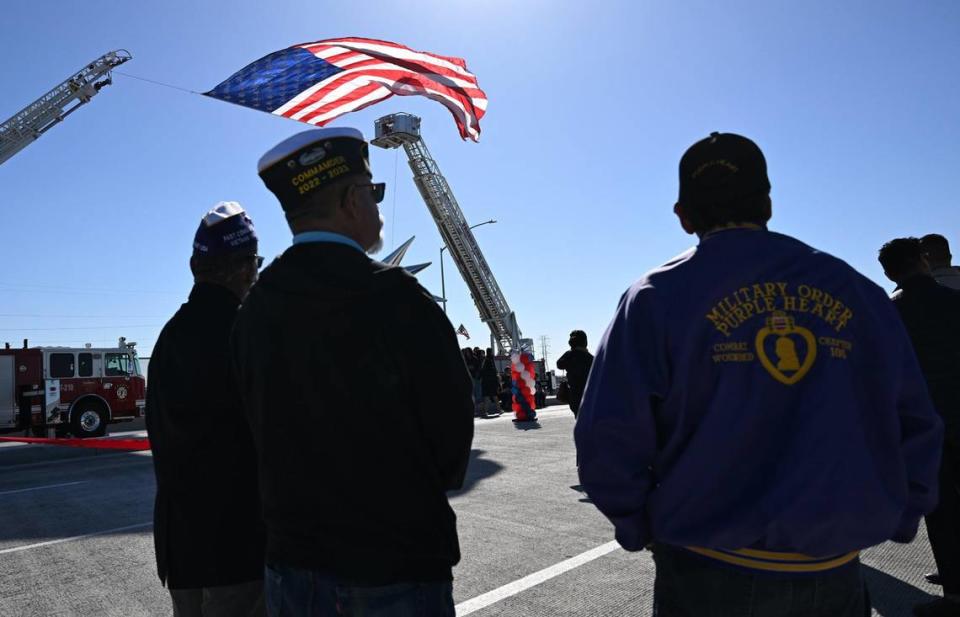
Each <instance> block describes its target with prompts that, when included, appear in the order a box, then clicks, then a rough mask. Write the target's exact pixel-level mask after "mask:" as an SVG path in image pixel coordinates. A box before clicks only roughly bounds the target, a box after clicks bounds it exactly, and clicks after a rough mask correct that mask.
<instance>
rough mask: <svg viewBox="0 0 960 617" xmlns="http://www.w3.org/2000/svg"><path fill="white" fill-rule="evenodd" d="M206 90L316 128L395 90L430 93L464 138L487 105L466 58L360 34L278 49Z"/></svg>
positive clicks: (476, 130) (476, 129) (472, 133)
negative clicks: (365, 37) (364, 37)
mask: <svg viewBox="0 0 960 617" xmlns="http://www.w3.org/2000/svg"><path fill="white" fill-rule="evenodd" d="M204 94H205V95H206V96H210V97H213V98H216V99H221V100H224V101H228V102H231V103H236V104H238V105H243V106H245V107H252V108H254V109H259V110H261V111H266V112H269V113H272V114H276V115H278V116H283V117H285V118H292V119H294V120H299V121H301V122H306V123H307V124H313V125H316V126H324V125H326V124H327V123H328V122H330V121H331V120H333V119H334V118H336V117H338V116H341V115H343V114H345V113H348V112H351V111H357V110H359V109H363V108H364V107H368V106H370V105H373V104H374V103H379V102H380V101H382V100H384V99H387V98H390V97H391V96H393V95H394V94H397V95H400V96H410V95H422V96H426V97H428V98H431V99H433V100H435V101H437V102H439V103H441V104H443V105H444V106H445V107H446V108H447V109H449V110H450V113H452V114H453V119H454V120H455V121H456V123H457V128H458V129H459V130H460V136H461V137H462V138H463V139H467V138H468V137H469V138H470V139H472V140H473V141H477V140H478V139H479V138H480V118H482V117H483V115H484V113H486V109H487V95H486V94H484V93H483V90H481V89H480V86H479V85H478V84H477V78H476V76H475V75H474V74H473V73H471V72H470V71H468V70H467V63H466V62H465V61H464V60H463V59H462V58H451V57H448V56H438V55H437V54H431V53H427V52H423V51H415V50H413V49H410V48H409V47H404V46H403V45H398V44H397V43H391V42H388V41H378V40H376V39H363V38H353V37H349V38H342V39H328V40H324V41H316V42H314V43H303V44H302V45H294V46H293V47H288V48H287V49H282V50H280V51H276V52H274V53H272V54H269V55H267V56H264V57H263V58H260V59H259V60H257V61H256V62H253V63H251V64H248V65H247V66H245V67H244V68H242V69H240V70H239V71H237V72H236V73H234V74H233V75H231V76H230V77H229V78H228V79H227V80H226V81H224V82H223V83H221V84H220V85H218V86H217V87H216V88H214V89H213V90H210V91H209V92H205V93H204Z"/></svg>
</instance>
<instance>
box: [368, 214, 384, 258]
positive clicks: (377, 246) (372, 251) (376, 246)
mask: <svg viewBox="0 0 960 617" xmlns="http://www.w3.org/2000/svg"><path fill="white" fill-rule="evenodd" d="M379 218H380V235H379V236H378V237H377V241H376V242H374V243H373V245H372V246H370V247H368V248H367V255H376V254H377V253H379V252H380V251H381V250H383V226H384V223H385V221H384V218H383V215H382V214H381V215H380V216H379Z"/></svg>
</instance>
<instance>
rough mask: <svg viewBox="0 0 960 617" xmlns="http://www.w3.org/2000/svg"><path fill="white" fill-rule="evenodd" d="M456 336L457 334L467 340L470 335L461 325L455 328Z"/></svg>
mask: <svg viewBox="0 0 960 617" xmlns="http://www.w3.org/2000/svg"><path fill="white" fill-rule="evenodd" d="M457 334H459V335H461V336H464V337H466V338H467V339H469V338H470V333H469V332H467V329H466V328H465V327H463V324H460V327H459V328H457Z"/></svg>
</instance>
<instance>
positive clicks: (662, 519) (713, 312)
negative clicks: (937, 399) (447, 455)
mask: <svg viewBox="0 0 960 617" xmlns="http://www.w3.org/2000/svg"><path fill="white" fill-rule="evenodd" d="M679 167H680V169H679V171H680V174H679V175H680V191H679V198H678V200H677V203H676V204H675V206H674V213H675V214H676V215H677V218H678V221H679V223H680V225H681V227H682V228H683V229H684V231H686V232H687V233H691V234H696V235H697V237H698V238H699V243H698V244H697V246H696V247H695V248H693V249H690V250H688V251H686V252H685V253H683V254H681V255H679V256H677V257H675V258H673V259H671V260H670V261H668V262H667V263H666V264H664V265H662V266H660V267H658V268H655V269H654V270H652V271H650V272H649V273H648V274H646V275H645V276H643V277H641V278H640V280H639V281H637V282H636V283H635V284H634V285H632V286H631V287H630V288H629V289H628V290H627V291H626V293H625V294H624V295H623V297H622V298H621V300H620V305H619V307H618V308H617V311H616V313H615V315H614V318H613V321H612V322H611V323H610V326H609V327H608V328H607V330H606V332H605V333H604V335H603V338H602V339H601V341H600V344H599V345H598V346H597V357H596V361H595V362H594V365H593V369H592V370H591V372H590V380H589V383H588V385H587V390H586V393H585V394H584V398H583V404H582V406H581V408H580V415H579V417H578V418H577V423H576V427H575V429H574V437H575V440H576V444H577V453H578V455H579V462H580V466H579V470H580V483H581V485H582V486H583V487H584V489H585V490H586V492H587V494H588V495H589V497H590V498H591V499H592V500H593V502H594V504H595V505H596V506H597V508H598V509H599V510H600V511H601V512H602V513H603V514H604V515H606V517H607V518H608V519H609V520H610V521H611V522H612V523H613V526H614V528H615V530H616V539H617V541H618V542H619V543H620V545H621V546H622V547H623V548H625V549H626V550H629V551H639V550H643V549H644V548H647V547H651V548H652V550H653V559H654V563H655V565H656V579H655V581H654V594H653V595H654V598H653V601H654V614H655V615H657V616H658V617H677V616H683V617H687V616H699V615H712V616H715V617H726V616H730V617H740V616H742V615H751V616H753V617H780V616H783V615H825V616H826V615H829V616H831V617H864V616H866V615H869V614H870V601H869V598H868V595H867V590H866V586H865V584H864V581H863V576H862V573H861V568H860V561H859V554H860V551H861V550H862V549H864V548H867V547H870V546H874V545H876V544H880V543H882V542H885V541H887V540H890V539H892V540H894V541H896V542H910V541H911V540H912V539H913V538H914V536H915V535H916V533H917V528H918V525H919V522H920V518H921V517H922V516H923V515H924V514H926V513H927V512H930V511H931V510H932V509H933V507H934V506H935V505H936V503H937V468H938V466H939V461H940V447H941V442H942V439H943V425H942V422H941V421H940V419H939V417H938V416H937V413H936V412H935V411H934V409H933V405H932V404H931V402H930V397H929V395H928V394H927V387H926V384H925V383H924V380H923V375H922V373H921V372H920V367H919V365H918V363H917V360H916V357H915V355H914V354H913V350H912V348H911V344H910V339H909V337H908V335H907V332H906V330H905V328H904V327H903V324H902V322H901V320H900V318H899V316H898V315H897V311H896V309H895V308H894V307H893V305H892V303H891V302H890V301H889V300H888V299H887V297H886V294H885V292H884V291H883V290H882V289H881V288H880V287H879V286H877V285H876V284H875V283H873V282H871V281H870V280H869V279H868V278H866V277H865V276H863V275H861V274H860V273H858V272H857V271H855V270H854V269H853V268H851V267H850V266H849V265H847V264H846V263H844V262H843V261H841V260H839V259H837V258H835V257H832V256H830V255H828V254H826V253H824V252H822V251H818V250H816V249H814V248H811V247H810V246H807V245H806V244H803V243H802V242H800V241H798V240H796V239H794V238H791V237H789V236H785V235H782V234H778V233H775V232H772V231H769V230H768V229H767V221H769V219H770V216H771V213H772V206H771V201H770V181H769V180H768V178H767V165H766V160H765V158H764V156H763V153H762V152H761V151H760V148H758V147H757V145H756V144H755V143H753V142H752V141H750V140H749V139H747V138H745V137H743V136H740V135H735V134H731V133H712V134H711V135H710V136H709V137H707V138H705V139H703V140H701V141H698V142H697V143H695V144H694V145H693V146H691V147H690V148H689V149H688V150H687V151H686V153H685V154H684V155H683V158H682V159H681V160H680V166H679Z"/></svg>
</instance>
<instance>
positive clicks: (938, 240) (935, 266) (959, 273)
mask: <svg viewBox="0 0 960 617" xmlns="http://www.w3.org/2000/svg"><path fill="white" fill-rule="evenodd" d="M920 247H921V249H922V250H923V256H924V257H925V258H926V260H927V264H929V266H930V274H931V275H932V276H933V278H934V279H935V280H936V281H937V282H938V283H940V284H941V285H943V286H944V287H949V288H950V289H960V269H958V268H957V267H955V266H952V265H950V261H951V259H953V256H952V255H951V254H950V244H949V243H948V242H947V239H946V238H944V237H943V236H941V235H939V234H927V235H925V236H924V237H922V238H920Z"/></svg>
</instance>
